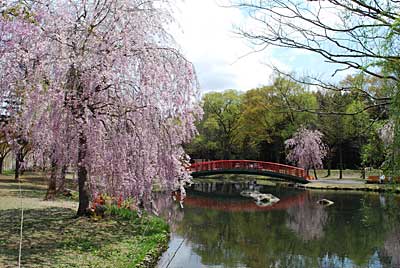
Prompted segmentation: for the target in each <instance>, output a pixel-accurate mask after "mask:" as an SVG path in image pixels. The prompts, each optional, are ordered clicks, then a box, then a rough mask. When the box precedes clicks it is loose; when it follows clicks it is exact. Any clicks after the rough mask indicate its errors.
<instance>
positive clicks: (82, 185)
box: [77, 133, 89, 217]
mask: <svg viewBox="0 0 400 268" xmlns="http://www.w3.org/2000/svg"><path fill="white" fill-rule="evenodd" d="M86 142H87V141H86V137H85V136H84V134H83V133H80V134H79V151H78V186H79V207H78V212H77V216H78V217H80V216H87V215H88V212H89V190H88V186H87V183H86V181H87V178H88V177H87V176H88V172H87V169H86V166H85V164H84V161H85V158H86V151H87V143H86Z"/></svg>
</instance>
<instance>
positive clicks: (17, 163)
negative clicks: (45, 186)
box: [15, 149, 23, 181]
mask: <svg viewBox="0 0 400 268" xmlns="http://www.w3.org/2000/svg"><path fill="white" fill-rule="evenodd" d="M22 157H23V154H22V149H20V150H18V152H17V155H16V156H15V180H16V181H19V176H20V175H21V162H22V160H23V158H22Z"/></svg>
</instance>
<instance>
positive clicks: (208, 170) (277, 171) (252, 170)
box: [190, 160, 310, 183]
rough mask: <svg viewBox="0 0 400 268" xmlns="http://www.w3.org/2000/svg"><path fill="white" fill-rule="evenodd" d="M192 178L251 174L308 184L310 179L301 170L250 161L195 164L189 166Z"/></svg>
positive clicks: (218, 161)
mask: <svg viewBox="0 0 400 268" xmlns="http://www.w3.org/2000/svg"><path fill="white" fill-rule="evenodd" d="M190 171H191V174H192V176H193V177H202V176H209V175H214V174H252V175H262V176H269V177H277V178H281V179H284V180H288V181H294V182H299V183H308V182H309V180H310V177H308V176H307V172H306V171H305V170H304V169H303V168H298V167H293V166H289V165H283V164H278V163H272V162H262V161H252V160H217V161H209V162H200V163H195V164H192V165H191V166H190Z"/></svg>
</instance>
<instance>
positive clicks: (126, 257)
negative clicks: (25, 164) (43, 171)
mask: <svg viewBox="0 0 400 268" xmlns="http://www.w3.org/2000/svg"><path fill="white" fill-rule="evenodd" d="M21 186H22V193H23V199H22V204H23V206H24V209H25V212H24V228H23V241H22V267H116V268H119V267H153V266H154V264H155V263H154V262H155V261H156V260H157V257H158V256H159V254H160V253H161V252H162V250H163V248H164V247H165V246H166V245H167V242H168V236H169V231H168V225H167V224H166V223H165V222H164V221H162V220H161V219H159V218H156V217H150V216H147V217H142V218H138V217H130V218H129V220H128V219H126V218H124V217H118V216H115V217H108V218H106V219H102V220H98V221H96V220H94V219H90V218H75V217H74V216H75V213H76V206H77V203H76V202H75V201H73V200H66V199H57V200H56V201H52V202H50V201H42V200H43V197H44V194H45V190H46V181H45V180H43V179H41V178H39V177H35V176H32V175H29V176H26V177H25V176H24V177H22V183H21ZM18 189H19V184H18V183H15V182H14V181H13V177H12V176H0V267H5V268H6V267H7V268H8V267H16V266H17V259H18V242H19V231H20V229H19V226H20V215H21V210H20V209H19V208H20V205H21V199H20V198H19V191H18Z"/></svg>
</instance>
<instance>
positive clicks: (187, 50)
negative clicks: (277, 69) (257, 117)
mask: <svg viewBox="0 0 400 268" xmlns="http://www.w3.org/2000/svg"><path fill="white" fill-rule="evenodd" d="M176 17H177V21H178V23H179V24H180V29H179V30H175V31H174V32H176V34H174V36H175V38H176V40H177V41H178V43H179V44H180V46H181V48H182V50H183V53H184V54H185V56H186V57H187V58H188V59H189V60H190V61H192V62H193V63H194V65H195V67H196V71H197V75H198V77H199V81H200V87H201V88H202V90H204V91H208V90H223V89H227V88H233V89H238V90H247V89H250V88H254V87H257V86H260V85H264V84H267V83H268V81H269V77H270V74H271V69H270V68H269V67H268V66H266V65H265V64H264V63H265V62H266V59H265V56H264V55H265V54H263V53H255V54H250V55H248V56H245V57H243V56H244V55H245V54H246V53H248V52H250V51H251V49H250V48H249V47H248V46H247V44H246V40H244V39H241V38H239V37H238V36H237V35H236V34H234V33H233V25H234V24H237V23H238V22H239V23H240V22H241V21H243V20H244V17H243V15H242V14H241V12H240V11H239V10H238V9H234V8H225V7H221V6H219V5H218V4H217V3H216V2H215V1H214V0H186V1H184V2H182V3H181V4H179V5H178V8H177V12H176Z"/></svg>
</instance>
